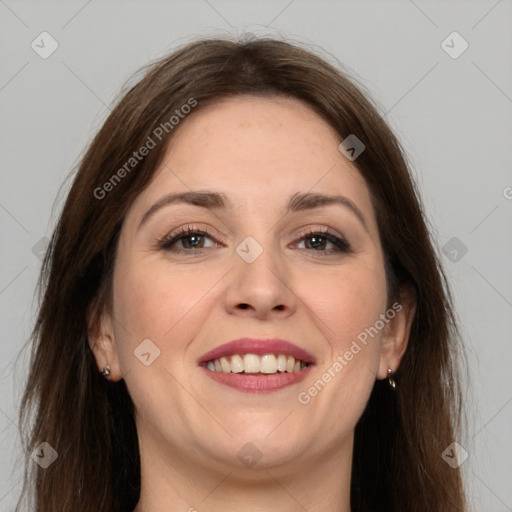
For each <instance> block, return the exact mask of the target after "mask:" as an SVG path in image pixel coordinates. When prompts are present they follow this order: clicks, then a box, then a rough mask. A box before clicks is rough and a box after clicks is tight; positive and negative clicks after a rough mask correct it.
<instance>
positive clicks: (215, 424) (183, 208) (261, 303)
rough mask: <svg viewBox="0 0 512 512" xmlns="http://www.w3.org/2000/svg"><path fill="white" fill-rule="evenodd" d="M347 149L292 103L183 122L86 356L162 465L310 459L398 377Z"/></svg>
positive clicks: (340, 443)
mask: <svg viewBox="0 0 512 512" xmlns="http://www.w3.org/2000/svg"><path fill="white" fill-rule="evenodd" d="M340 142H341V139H340V138H339V136H338V135H337V134H336V133H335V131H334V130H333V129H332V128H331V127H330V126H329V125H328V124H327V123H326V122H325V121H324V120H323V119H322V118H321V117H319V116H318V115H317V114H316V113H315V112H314V111H312V110H311V109H310V108H309V107H307V106H305V105H304V104H302V103H301V102H299V101H298V100H294V99H284V98H272V99H268V98H266V99H263V98H256V97H238V98H234V99H229V100H223V101H221V102H218V103H216V104H215V105H210V106H208V107H205V108H203V109H202V110H198V111H197V112H195V113H194V114H193V115H191V116H190V117H189V118H187V119H186V121H185V122H183V123H182V124H181V126H180V127H179V130H178V131H177V132H176V133H175V135H174V138H173V139H172V141H171V143H170V145H169V147H168V149H167V152H166V155H165V158H164V161H163V163H162V165H161V167H160V168H159V169H158V170H157V172H156V174H155V176H154V178H153V180H152V182H151V183H150V185H149V186H148V187H147V188H146V189H145V190H144V191H143V192H142V193H141V194H140V195H139V196H138V197H137V199H136V201H135V202H134V203H133V205H132V206H131V208H130V210H129V212H128V214H127V216H126V218H125V220H124V223H123V226H122V230H121V235H120V239H119V247H118V252H117V260H116V262H115V271H114V279H113V297H114V300H113V309H112V313H111V315H110V316H107V317H106V319H105V320H104V327H103V331H102V332H104V333H106V334H105V336H104V339H103V344H102V347H103V348H104V350H102V351H101V352H100V351H99V350H98V351H97V352H96V355H97V358H98V361H99V360H100V359H101V358H104V357H108V364H109V365H110V366H111V367H112V374H111V377H112V378H113V379H114V380H117V378H124V379H125V382H126V384H127V387H128V390H129V393H130V395H131V397H132V399H133V401H134V403H135V407H136V422H137V429H138V432H139V436H140V439H141V442H142V444H143V445H144V446H146V447H150V446H152V447H153V450H154V451H155V452H157V453H158V454H159V456H162V457H167V458H168V459H169V460H180V461H182V463H183V464H185V463H190V461H194V460H196V461H197V460H200V461H201V465H202V467H211V468H216V469H219V470H226V468H231V469H232V468H233V467H234V466H235V467H238V468H239V470H240V471H244V470H246V469H245V468H246V466H247V460H246V458H245V459H244V456H247V455H249V456H253V457H259V456H260V455H261V459H260V460H259V462H258V467H260V468H265V467H268V468H270V467H277V466H279V467H287V465H289V466H290V467H291V465H292V464H296V463H297V462H299V463H307V464H313V463H314V461H316V460H319V459H320V458H321V457H324V456H325V454H327V453H331V454H333V453H340V450H343V449H344V447H345V448H346V447H347V446H349V445H350V443H351V441H352V434H353V431H354V427H355V425H356V423H357V421H358V419H359V417H360V416H361V414H362V412H363V410H364V407H365V405H366V402H367V400H368V398H369V396H370V393H371V390H372V387H373V385H374V383H375V379H376V378H384V377H385V376H386V369H387V367H388V366H389V367H391V368H394V369H396V367H397V366H398V361H399V358H400V356H401V354H402V353H403V346H402V347H401V346H399V345H397V339H398V338H399V337H398V338H397V336H396V333H397V332H398V331H397V329H396V327H394V326H396V325H397V324H398V323H399V322H400V320H399V318H400V313H399V309H398V308H395V309H394V310H393V311H392V312H393V315H392V316H391V315H390V314H389V311H390V310H389V304H388V297H387V293H386V276H385V271H384V261H383V253H382V249H381V242H380V239H379V233H378V228H377V222H376V218H375V212H374V209H373V207H372V203H371V200H370V194H369V190H368V188H367V186H366V184H365V181H364V180H363V178H362V177H361V175H360V173H359V172H358V170H357V168H356V167H355V166H354V164H353V163H352V162H350V161H348V160H347V159H346V158H345V157H344V156H343V154H342V153H341V152H340V151H339V149H338V146H339V144H340ZM190 192H197V193H200V194H196V195H195V196H190V195H189V196H188V199H187V197H184V198H183V197H182V199H181V200H180V199H179V198H176V197H175V195H176V194H184V193H187V194H188V193H190ZM326 196H329V197H334V196H338V199H337V200H335V201H327V200H325V197H326ZM173 197H174V199H173ZM322 198H323V199H322ZM386 312H388V313H386ZM384 318H385V319H384ZM391 318H393V320H391ZM369 332H370V333H371V335H370V334H369ZM364 333H366V336H365V334H364ZM240 339H249V340H246V341H245V342H239V343H235V344H234V345H233V344H231V345H228V346H226V347H223V345H225V344H226V343H228V342H231V341H233V340H240ZM251 339H252V341H251ZM254 339H255V340H256V341H254ZM276 339H277V340H284V341H286V342H288V343H290V344H292V345H288V344H286V343H282V342H279V341H277V342H276V341H275V340H276ZM273 340H274V341H273ZM363 340H364V341H363ZM98 346H99V345H98ZM219 347H220V348H219ZM215 349H218V350H216V351H215V352H213V353H212V352H211V351H213V350H215ZM248 354H253V355H252V356H251V355H248ZM264 354H269V355H268V356H265V357H262V356H263V355H264ZM239 356H240V357H239ZM292 356H293V357H294V359H293V360H292V359H290V358H291V357H292ZM215 360H216V361H215ZM301 361H302V362H303V363H306V364H303V363H301ZM102 363H103V366H104V365H105V364H106V363H107V361H106V360H102ZM287 365H289V367H287ZM100 367H101V364H100ZM276 367H277V370H276ZM216 370H219V371H216ZM223 370H224V371H223ZM251 372H253V373H251ZM266 372H268V373H266ZM319 382H320V383H319ZM247 443H251V444H249V445H247ZM244 446H245V447H244ZM185 461H187V462H185Z"/></svg>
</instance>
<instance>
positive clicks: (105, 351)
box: [87, 302, 122, 381]
mask: <svg viewBox="0 0 512 512" xmlns="http://www.w3.org/2000/svg"><path fill="white" fill-rule="evenodd" d="M87 327H88V328H87V334H88V341H89V346H90V347H91V350H92V352H93V354H94V357H95V359H96V364H97V366H98V371H100V372H101V371H102V370H103V369H104V368H105V367H106V366H107V365H108V366H110V375H109V376H108V377H106V378H107V379H108V380H110V381H118V380H120V379H121V378H122V373H121V369H120V365H119V358H118V356H117V348H116V342H115V337H114V329H113V319H112V315H111V314H110V313H108V312H106V311H105V308H104V307H101V308H100V307H99V306H98V304H97V302H95V303H94V304H92V305H91V307H90V308H89V310H88V313H87Z"/></svg>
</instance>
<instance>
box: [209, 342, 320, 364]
mask: <svg viewBox="0 0 512 512" xmlns="http://www.w3.org/2000/svg"><path fill="white" fill-rule="evenodd" d="M233 354H256V355H264V354H286V355H290V356H293V357H294V358H295V359H300V360H301V361H304V362H305V363H310V364H314V363H315V362H316V360H315V358H314V356H313V355H311V354H310V353H309V352H308V351H307V350H305V349H303V348H300V347H298V346H297V345H295V344H294V343H291V342H290V341H286V340H282V339H279V338H272V339H262V338H240V339H238V340H233V341H230V342H228V343H225V344H224V345H220V346H219V347H216V348H214V349H213V350H210V351H209V352H207V353H206V354H204V355H203V356H201V358H200V359H199V364H202V363H206V362H207V361H212V360H213V359H218V358H220V357H222V356H231V355H233Z"/></svg>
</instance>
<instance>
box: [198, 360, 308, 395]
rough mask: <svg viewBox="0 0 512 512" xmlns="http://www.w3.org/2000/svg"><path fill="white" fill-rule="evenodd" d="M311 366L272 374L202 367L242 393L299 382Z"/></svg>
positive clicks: (268, 390) (270, 390) (268, 391)
mask: <svg viewBox="0 0 512 512" xmlns="http://www.w3.org/2000/svg"><path fill="white" fill-rule="evenodd" d="M312 367H313V365H312V364H310V365H309V366H308V367H307V368H304V370H301V371H300V372H294V373H288V372H282V373H274V374H272V375H247V374H241V373H221V372H212V371H211V370H208V369H207V368H205V367H204V366H203V367H202V368H203V370H204V371H205V372H206V374H207V375H208V377H210V378H211V379H213V380H214V381H216V382H219V383H220V384H224V385H225V386H230V387H232V388H234V389H236V390H238V391H242V392H243V393H272V391H278V390H279V389H283V388H286V387H288V386H292V385H293V384H297V383H298V382H301V381H302V380H304V379H305V378H306V377H307V375H308V374H309V372H310V371H311V368H312Z"/></svg>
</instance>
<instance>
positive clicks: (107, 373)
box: [101, 365, 110, 380]
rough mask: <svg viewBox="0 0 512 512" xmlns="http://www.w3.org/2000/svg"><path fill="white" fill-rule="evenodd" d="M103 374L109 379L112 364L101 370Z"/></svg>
mask: <svg viewBox="0 0 512 512" xmlns="http://www.w3.org/2000/svg"><path fill="white" fill-rule="evenodd" d="M101 375H103V377H105V378H106V379H107V380H108V376H109V375H110V366H109V365H107V366H105V368H103V370H101Z"/></svg>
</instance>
